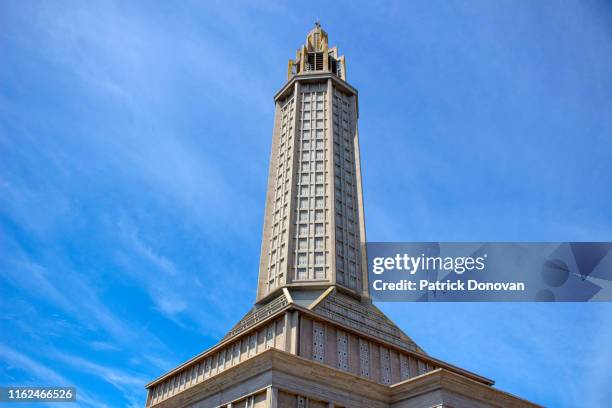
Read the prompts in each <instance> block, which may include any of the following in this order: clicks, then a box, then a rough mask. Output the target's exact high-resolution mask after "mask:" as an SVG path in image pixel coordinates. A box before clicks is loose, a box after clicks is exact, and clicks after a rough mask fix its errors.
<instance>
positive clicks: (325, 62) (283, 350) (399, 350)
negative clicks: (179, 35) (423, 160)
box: [146, 22, 537, 408]
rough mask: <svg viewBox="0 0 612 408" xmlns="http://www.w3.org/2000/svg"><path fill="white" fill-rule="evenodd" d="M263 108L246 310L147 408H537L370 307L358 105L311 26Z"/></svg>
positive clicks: (161, 381) (321, 34)
mask: <svg viewBox="0 0 612 408" xmlns="http://www.w3.org/2000/svg"><path fill="white" fill-rule="evenodd" d="M274 102H275V106H276V109H275V115H274V129H273V134H272V151H271V158H270V170H269V177H268V189H267V195H266V208H265V216H264V227H263V238H262V246H261V258H260V266H259V278H258V285H257V295H256V301H255V304H254V306H253V307H252V309H251V310H249V311H248V312H247V313H246V314H245V316H244V317H243V318H242V319H241V320H240V321H239V322H238V323H237V324H236V325H235V326H234V327H233V328H232V329H231V330H230V331H229V333H227V335H226V336H225V337H224V338H222V339H221V340H220V342H219V343H218V344H216V345H215V346H213V347H211V348H210V349H208V350H206V351H204V352H202V353H201V354H199V355H197V356H195V357H193V358H192V359H190V360H189V361H186V362H185V363H183V364H181V365H179V366H178V367H176V368H174V369H173V370H171V371H169V372H167V373H166V374H164V375H162V376H161V377H159V378H157V379H156V380H154V381H152V382H151V383H149V384H147V386H146V388H147V390H148V396H147V401H146V406H147V407H159V408H162V407H192V408H209V407H210V408H213V407H214V408H219V407H223V408H237V407H240V408H256V407H257V408H285V407H286V408H333V407H336V408H342V407H345V408H349V407H350V408H391V407H393V408H395V407H397V408H400V407H402V408H408V407H414V408H416V407H419V408H420V407H451V406H452V407H455V408H459V407H479V408H482V407H535V406H537V405H534V404H532V403H530V402H528V401H525V400H522V399H520V398H517V397H515V396H512V395H510V394H507V393H504V392H502V391H499V390H497V389H495V388H493V387H492V385H493V381H492V380H489V379H487V378H485V377H482V376H480V375H478V374H474V373H471V372H469V371H466V370H464V369H461V368H459V367H456V366H453V365H451V364H448V363H445V362H443V361H441V360H438V359H436V358H434V357H432V356H430V355H428V354H427V353H425V352H424V351H423V350H422V349H421V348H420V347H419V346H418V345H417V344H415V342H414V341H412V339H411V338H410V337H408V336H407V335H406V334H405V333H404V332H403V331H402V330H400V329H399V328H398V327H397V326H396V325H395V324H394V323H393V322H392V321H391V320H390V319H389V318H387V317H386V316H385V315H384V314H383V313H382V312H381V311H380V310H378V309H377V308H376V306H374V304H373V303H372V302H371V300H370V297H369V295H368V274H367V269H366V267H367V257H366V253H365V246H364V243H365V239H366V238H365V220H364V209H363V193H362V185H361V168H360V159H359V137H358V130H357V120H358V117H359V109H358V108H359V105H358V94H357V90H356V89H355V88H354V87H352V86H351V85H350V84H349V83H348V82H347V69H346V61H345V58H344V57H343V56H340V55H339V54H338V49H337V48H336V47H333V48H330V47H329V41H328V35H327V33H326V32H325V31H324V30H323V29H322V28H321V25H320V24H319V23H318V22H317V23H316V24H315V27H314V28H313V29H312V30H311V31H310V32H309V33H308V35H307V36H306V43H305V44H304V45H303V46H301V47H300V48H299V49H298V50H297V53H296V57H295V59H294V60H289V63H288V69H287V82H286V83H285V85H284V86H283V87H282V88H281V89H280V91H278V92H277V93H276V95H275V96H274ZM407 308H408V306H407ZM432 324H434V323H432ZM436 324H439V325H440V331H441V333H443V334H444V331H443V327H444V322H438V323H436ZM448 335H449V341H451V338H450V336H451V334H448Z"/></svg>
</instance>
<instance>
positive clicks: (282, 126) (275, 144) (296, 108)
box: [257, 22, 368, 302]
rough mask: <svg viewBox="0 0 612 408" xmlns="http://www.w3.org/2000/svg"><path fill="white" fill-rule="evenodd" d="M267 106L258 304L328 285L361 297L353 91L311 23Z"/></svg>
mask: <svg viewBox="0 0 612 408" xmlns="http://www.w3.org/2000/svg"><path fill="white" fill-rule="evenodd" d="M274 101H275V104H276V111H275V119H274V130H273V135H272V152H271V159H270V172H269V177H268V193H267V198H266V210H265V219H264V229H263V239H262V249H261V261H260V267H259V282H258V289H257V302H262V301H265V300H266V299H267V298H269V297H270V296H273V295H274V294H275V293H276V292H277V291H278V290H280V289H281V288H288V289H291V290H292V291H293V290H298V291H304V290H317V289H326V288H328V287H330V286H336V287H337V288H338V289H340V290H342V291H343V292H345V293H347V294H350V295H352V296H355V297H356V298H359V299H361V298H367V297H368V294H367V271H366V254H365V249H364V248H363V247H362V243H363V242H365V223H364V212H363V197H362V188H361V173H360V165H359V137H358V131H357V120H358V117H359V111H358V96H357V90H356V89H355V88H353V87H352V86H351V85H349V84H348V83H347V82H346V62H345V59H344V56H338V49H337V48H336V47H334V48H329V46H328V35H327V33H326V32H325V31H324V30H323V29H322V28H321V25H320V24H319V23H318V22H317V23H316V25H315V27H314V28H313V29H312V30H311V31H310V32H309V33H308V35H307V36H306V43H305V44H304V45H303V46H302V47H301V48H299V49H298V50H297V53H296V58H295V60H289V64H288V71H287V82H286V84H285V85H284V86H283V87H282V88H281V90H280V91H279V92H278V93H277V94H276V95H275V96H274Z"/></svg>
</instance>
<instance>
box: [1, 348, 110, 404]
mask: <svg viewBox="0 0 612 408" xmlns="http://www.w3.org/2000/svg"><path fill="white" fill-rule="evenodd" d="M0 358H1V359H2V361H3V362H4V363H5V364H8V365H9V366H10V367H11V368H12V369H16V370H19V371H22V372H24V373H27V375H28V376H30V378H31V381H34V382H35V383H36V385H38V386H41V385H42V386H57V387H72V386H74V385H75V383H74V382H72V381H70V380H68V379H67V378H65V377H64V376H63V375H61V374H59V373H58V372H57V371H55V370H53V369H51V368H49V367H47V366H45V365H44V364H41V363H40V362H38V361H36V360H34V359H33V358H31V357H29V356H27V355H25V354H23V353H21V352H19V351H16V350H14V349H12V348H10V347H8V346H6V345H3V344H1V343H0ZM19 385H23V383H21V382H20V383H19ZM77 401H78V402H79V403H81V404H84V406H87V407H100V408H104V407H108V405H106V404H105V403H104V402H102V401H100V400H99V399H98V398H96V397H93V396H92V395H90V392H89V391H87V390H85V389H83V388H81V387H78V388H77Z"/></svg>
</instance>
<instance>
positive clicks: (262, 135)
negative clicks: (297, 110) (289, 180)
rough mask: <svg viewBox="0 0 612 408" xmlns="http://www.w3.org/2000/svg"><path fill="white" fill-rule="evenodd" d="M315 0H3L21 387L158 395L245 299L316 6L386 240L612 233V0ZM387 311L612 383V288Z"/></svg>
mask: <svg viewBox="0 0 612 408" xmlns="http://www.w3.org/2000/svg"><path fill="white" fill-rule="evenodd" d="M305 3H308V4H307V6H302V5H296V4H294V2H276V3H272V2H254V3H251V4H247V3H239V2H222V1H219V2H189V1H186V2H144V1H143V2H129V3H126V2H95V1H94V2H87V3H85V2H62V1H58V2H33V1H19V2H9V1H0V119H1V120H0V157H1V159H0V317H1V319H0V384H45V385H55V384H70V385H75V386H76V387H78V390H79V395H80V398H81V405H82V406H91V407H102V406H109V407H124V406H126V407H127V406H142V405H143V402H144V398H145V392H144V389H143V385H144V384H145V383H146V382H148V381H149V380H151V379H152V378H154V377H156V376H158V375H159V374H161V373H162V372H164V371H165V370H167V369H169V368H171V367H173V366H174V365H176V364H178V363H180V362H182V361H184V360H186V359H187V358H189V357H191V356H193V355H194V354H196V353H198V352H200V351H202V350H204V349H206V348H208V347H210V346H211V345H213V344H214V343H215V342H216V341H217V340H218V339H219V338H220V337H221V336H222V335H223V334H224V333H225V331H226V330H228V329H229V328H230V326H232V324H233V323H234V322H236V321H237V320H238V319H239V318H240V317H241V316H242V314H243V313H245V312H246V310H247V309H248V308H249V307H250V306H251V304H252V302H253V300H254V297H255V283H256V275H257V268H258V262H259V249H260V237H261V227H262V222H263V205H264V196H265V188H266V181H267V180H266V179H267V167H268V157H269V149H270V143H271V128H272V123H273V102H272V95H273V94H274V93H275V91H276V90H278V89H279V88H280V87H281V86H282V84H283V82H284V79H285V75H286V61H287V59H288V58H291V57H293V56H294V55H295V49H296V48H297V47H298V46H299V45H300V44H302V43H303V41H304V37H305V34H306V32H307V31H308V30H310V28H311V27H312V24H313V21H314V20H315V19H316V18H319V19H320V20H321V22H322V24H323V27H324V28H325V29H326V30H327V31H328V32H329V35H330V41H331V42H332V43H333V44H337V45H338V46H339V48H340V52H341V53H343V54H345V55H346V57H347V64H348V69H347V74H348V80H349V82H350V83H351V84H352V85H354V86H355V87H357V88H358V89H359V91H360V101H359V102H360V137H361V149H362V165H363V183H364V192H365V210H366V226H367V232H368V239H369V240H372V241H571V240H604V241H610V240H612V189H611V186H612V137H611V136H612V75H610V73H611V72H612V5H611V4H610V3H609V2H606V1H595V0H593V1H585V2H583V1H538V2H532V1H497V2H490V1H469V2H468V1H466V2H458V1H414V2H363V3H357V4H356V3H354V2H343V3H333V4H328V3H327V2H316V1H315V2H305ZM379 306H380V307H381V308H382V309H383V310H384V311H385V312H387V313H388V314H389V316H390V317H392V318H393V319H394V320H395V321H396V322H397V323H398V324H399V325H400V326H401V327H402V328H403V329H404V330H405V331H406V332H407V333H408V334H409V335H411V336H412V337H413V338H414V339H415V340H416V341H417V342H418V343H419V344H420V345H421V346H422V347H423V348H424V349H425V350H426V351H428V352H429V353H430V354H432V355H434V356H436V357H439V358H442V359H445V360H447V361H449V362H451V363H454V364H457V365H460V366H463V367H465V368H467V369H470V370H473V371H475V372H477V373H480V374H482V375H485V376H487V377H491V378H493V379H495V380H496V381H497V385H498V386H499V387H500V388H501V389H504V390H506V391H509V392H512V393H515V394H518V395H521V396H523V397H525V398H528V399H532V400H533V401H535V402H539V403H541V404H546V405H548V406H555V407H573V406H579V405H580V406H582V405H585V406H604V405H605V403H604V401H609V400H610V398H612V390H611V388H610V387H609V384H610V383H612V352H611V351H610V347H609V345H610V344H611V343H612V305H610V304H491V303H489V304H381V305H379Z"/></svg>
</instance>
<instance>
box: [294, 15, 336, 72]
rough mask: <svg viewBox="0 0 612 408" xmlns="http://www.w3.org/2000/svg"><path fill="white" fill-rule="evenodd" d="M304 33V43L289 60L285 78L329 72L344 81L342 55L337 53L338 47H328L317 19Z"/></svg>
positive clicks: (325, 36) (324, 34) (326, 37)
mask: <svg viewBox="0 0 612 408" xmlns="http://www.w3.org/2000/svg"><path fill="white" fill-rule="evenodd" d="M314 25H315V26H314V28H313V29H312V30H310V31H309V32H308V34H307V35H306V43H305V44H304V45H302V47H301V48H298V50H297V52H296V56H295V60H289V63H288V67H287V80H290V79H291V78H292V77H293V76H295V75H309V74H312V73H315V72H331V73H332V74H334V75H336V76H337V77H338V78H341V79H342V80H345V81H346V66H345V60H344V56H339V55H338V48H337V47H332V48H329V45H328V44H329V38H328V36H327V32H325V30H323V29H322V28H321V23H320V22H319V19H317V20H316V21H315V24H314Z"/></svg>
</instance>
